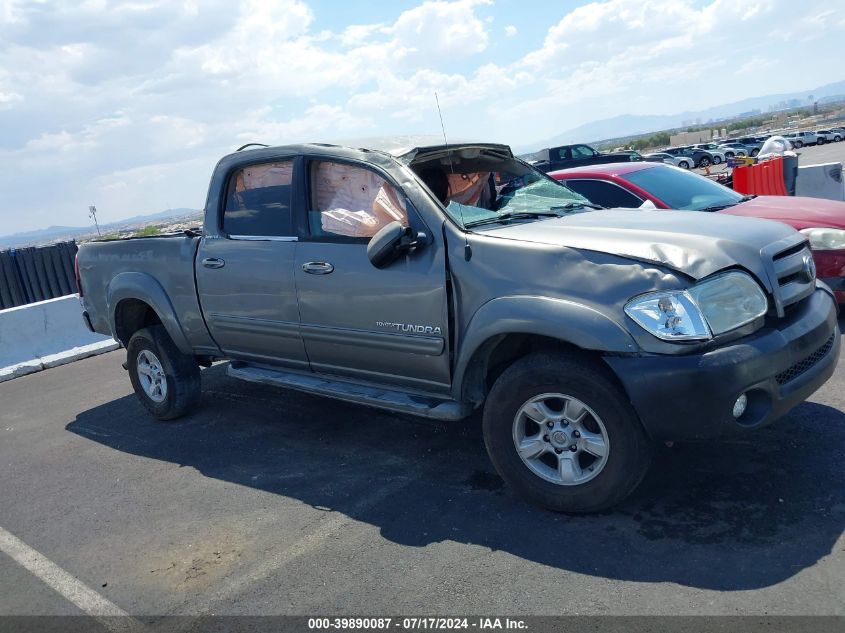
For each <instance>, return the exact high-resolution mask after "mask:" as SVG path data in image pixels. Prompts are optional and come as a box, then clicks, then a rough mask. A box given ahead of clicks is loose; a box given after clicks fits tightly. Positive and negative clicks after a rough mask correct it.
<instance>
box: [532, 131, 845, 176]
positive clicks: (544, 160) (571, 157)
mask: <svg viewBox="0 0 845 633" xmlns="http://www.w3.org/2000/svg"><path fill="white" fill-rule="evenodd" d="M772 136H773V135H772V134H767V135H764V136H745V137H742V138H737V139H730V140H723V141H713V142H710V143H696V144H693V145H679V146H677V147H668V148H666V149H663V150H660V151H659V152H650V153H646V154H640V153H639V152H636V151H631V150H617V151H613V152H600V151H598V150H597V149H595V148H593V147H591V146H590V145H586V144H584V143H578V144H574V145H560V146H558V147H551V148H546V149H542V150H540V151H538V152H534V153H533V154H528V155H524V156H522V158H524V159H525V160H527V161H528V162H530V163H531V164H533V165H534V166H535V167H537V168H538V169H540V170H541V171H544V172H547V173H548V172H550V171H555V170H557V169H567V168H569V167H579V166H585V165H600V164H606V163H614V162H628V161H631V162H636V161H641V160H645V161H650V162H658V163H667V164H669V165H675V166H676V167H681V168H682V169H693V168H705V167H710V166H711V165H719V164H722V163H725V162H727V161H728V160H730V159H732V158H738V157H746V156H750V157H756V156H757V155H758V154H759V153H760V150H761V149H762V148H763V144H764V143H765V142H766V141H767V140H768V139H769V138H771V137H772ZM783 136H784V138H786V139H787V140H788V141H790V142H791V143H792V147H793V148H794V149H800V148H802V147H804V146H807V145H823V144H824V143H838V142H839V141H842V140H843V139H845V128H839V127H838V128H831V129H829V130H816V131H805V132H792V133H788V134H783Z"/></svg>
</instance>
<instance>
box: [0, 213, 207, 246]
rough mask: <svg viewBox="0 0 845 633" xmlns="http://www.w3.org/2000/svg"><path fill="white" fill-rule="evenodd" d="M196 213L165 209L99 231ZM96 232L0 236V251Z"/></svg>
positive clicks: (75, 229)
mask: <svg viewBox="0 0 845 633" xmlns="http://www.w3.org/2000/svg"><path fill="white" fill-rule="evenodd" d="M198 213H200V211H199V210H197V209H186V208H179V209H167V210H165V211H160V212H159V213H152V214H150V215H135V216H132V217H131V218H126V219H125V220H118V221H116V222H110V223H108V224H101V225H100V231H101V232H102V233H104V234H105V233H110V232H114V231H117V230H120V229H124V228H128V227H131V226H136V225H145V224H153V223H155V222H156V221H158V220H162V221H166V220H177V219H180V218H187V217H189V216H192V215H196V214H198ZM96 232H97V229H96V228H94V225H93V224H92V225H89V226H50V227H47V228H46V229H38V230H36V231H25V232H22V233H13V234H12V235H0V249H4V248H20V247H23V246H39V245H41V244H49V243H51V242H56V241H63V240H72V239H77V238H80V237H83V236H89V235H94V234H96Z"/></svg>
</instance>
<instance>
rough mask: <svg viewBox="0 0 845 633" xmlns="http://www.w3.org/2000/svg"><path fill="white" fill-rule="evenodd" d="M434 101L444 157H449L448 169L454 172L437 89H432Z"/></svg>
mask: <svg viewBox="0 0 845 633" xmlns="http://www.w3.org/2000/svg"><path fill="white" fill-rule="evenodd" d="M434 102H435V103H436V104H437V116H439V117H440V129H441V130H442V131H443V144H444V145H445V146H446V157H447V158H448V159H449V171H451V172H452V173H453V174H454V173H455V167H454V166H453V165H452V153H451V152H450V151H449V141H447V140H446V126H445V125H443V112H441V111H440V99H439V98H438V97H437V91H436V90H435V91H434Z"/></svg>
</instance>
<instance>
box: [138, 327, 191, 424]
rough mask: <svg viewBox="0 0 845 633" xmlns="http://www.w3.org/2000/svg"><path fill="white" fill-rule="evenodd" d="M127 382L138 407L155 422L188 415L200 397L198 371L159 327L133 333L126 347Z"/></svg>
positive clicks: (189, 358)
mask: <svg viewBox="0 0 845 633" xmlns="http://www.w3.org/2000/svg"><path fill="white" fill-rule="evenodd" d="M126 352H127V367H128V369H129V379H130V380H131V381H132V387H133V388H134V389H135V395H137V396H138V399H139V400H140V401H141V404H143V405H144V407H145V408H146V409H147V411H149V412H150V413H152V414H153V415H154V416H155V417H157V418H158V419H159V420H173V419H174V418H178V417H180V416H182V415H184V414H185V413H187V412H188V410H189V409H191V408H192V407H193V406H194V405H195V404H196V403H197V401H198V400H199V397H200V370H199V366H198V365H197V363H196V360H195V359H194V357H193V356H189V355H188V354H183V353H182V352H180V351H179V349H178V348H177V347H176V344H175V343H174V342H173V340H172V339H171V338H170V335H169V334H168V333H167V330H165V329H164V326H163V325H153V326H151V327H147V328H144V329H141V330H138V331H137V332H135V334H133V335H132V338H130V339H129V344H128V345H127V346H126Z"/></svg>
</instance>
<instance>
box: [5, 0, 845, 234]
mask: <svg viewBox="0 0 845 633" xmlns="http://www.w3.org/2000/svg"><path fill="white" fill-rule="evenodd" d="M494 2H495V0H449V1H447V0H417V2H416V4H415V5H414V6H411V7H409V8H407V9H406V10H404V11H403V10H400V9H394V8H393V5H390V4H388V3H385V4H384V6H383V7H382V6H381V5H379V10H378V11H371V12H369V13H370V14H371V15H375V16H377V17H375V18H373V19H372V20H370V22H369V23H367V22H368V20H367V19H362V20H360V22H361V23H355V24H338V23H337V21H336V20H328V21H325V20H326V16H325V15H321V13H320V10H319V5H315V6H313V7H312V5H311V3H310V0H250V1H248V2H243V3H234V4H233V3H230V2H226V1H225V0H191V1H189V2H181V3H177V2H172V1H170V0H149V1H141V0H133V1H130V2H122V1H111V0H84V1H80V2H75V3H65V2H58V1H51V0H41V1H39V2H23V1H17V0H0V117H1V118H0V125H2V129H3V132H4V133H3V135H0V161H2V162H3V163H4V164H5V165H11V166H12V167H11V169H7V170H4V171H3V172H0V189H1V190H3V191H4V192H8V193H7V199H8V200H7V204H6V205H5V208H7V209H8V208H15V209H16V210H17V211H20V212H16V213H14V214H13V217H11V218H4V220H6V221H5V222H4V230H6V231H8V230H17V229H21V228H33V227H32V226H27V224H28V223H32V222H36V221H37V222H42V221H43V218H45V217H47V216H48V215H49V213H53V214H56V216H58V215H61V214H62V213H63V212H64V211H69V210H74V211H73V212H75V210H76V209H78V208H81V209H84V208H87V205H88V204H91V203H92V202H93V203H95V204H98V208H99V207H100V206H102V207H103V208H104V209H105V208H115V209H117V208H118V207H119V206H120V205H124V207H123V209H122V211H123V212H124V213H125V215H131V214H134V213H135V212H137V211H139V210H141V209H143V210H147V211H156V210H160V208H163V207H162V206H159V207H158V208H156V205H164V206H183V205H184V206H190V205H194V204H197V202H196V201H197V200H200V201H201V200H202V198H203V197H204V191H203V189H204V187H205V183H206V182H207V179H208V175H209V174H208V170H209V169H210V167H211V165H213V164H214V162H215V160H216V159H217V158H219V156H220V155H221V154H222V153H224V152H226V151H230V150H231V149H233V148H234V147H236V146H237V145H240V144H243V143H245V142H249V141H261V142H267V143H288V142H296V141H305V140H327V139H332V138H338V137H354V136H362V135H368V136H376V135H383V134H391V133H408V132H438V133H439V119H438V116H437V110H436V107H435V102H434V92H435V91H436V92H437V93H438V95H439V98H440V104H441V106H442V109H443V114H444V118H445V121H446V127H447V131H448V134H449V135H450V136H453V137H458V136H464V137H465V136H472V137H487V138H492V139H493V140H501V141H506V142H513V143H515V144H523V143H525V141H527V140H530V139H532V138H544V137H546V138H547V137H550V136H553V135H555V134H557V133H559V132H561V131H564V130H567V129H569V128H572V127H575V126H576V125H579V124H580V123H584V122H586V121H588V120H593V119H597V118H602V117H605V116H614V115H618V114H623V113H627V112H635V113H663V112H677V111H681V110H684V109H694V108H697V107H704V106H707V105H711V104H717V103H722V102H727V101H732V100H737V99H740V98H744V97H748V96H753V95H754V94H755V93H757V94H768V93H772V92H788V91H790V90H793V89H800V88H804V87H807V88H809V87H814V86H815V85H820V84H822V83H825V82H827V81H835V80H837V79H839V77H840V76H841V70H840V68H839V65H838V62H836V61H833V60H835V59H836V58H837V55H838V52H839V48H840V47H841V43H840V42H839V41H838V39H839V38H838V36H837V33H838V32H841V31H842V29H843V28H845V18H843V16H842V15H840V14H841V12H839V13H837V12H835V11H834V10H833V9H831V8H830V4H829V2H825V0H804V2H802V4H801V5H800V6H798V5H794V4H793V3H791V2H789V0H753V1H752V0H595V1H592V2H583V0H582V2H581V4H580V6H577V7H575V8H569V3H561V7H560V8H554V9H552V8H550V9H547V10H546V11H545V12H544V19H547V20H548V23H549V25H550V26H549V28H548V29H547V30H546V32H545V33H544V37H541V38H538V41H535V42H532V41H529V40H527V39H526V38H528V37H529V35H528V33H529V32H531V29H530V28H528V26H527V24H528V23H527V22H526V16H525V15H524V9H522V8H516V9H515V8H512V7H509V6H508V5H507V4H504V3H501V2H496V3H495V4H494ZM331 17H332V18H334V16H331ZM494 17H495V21H494V19H493V18H494ZM531 19H534V17H533V16H532V18H531ZM321 20H324V21H323V22H321ZM329 25H331V28H329ZM497 25H498V26H497ZM810 37H813V38H815V39H813V41H812V49H811V48H809V47H808V45H806V44H802V43H803V42H806V41H808V40H807V38H810ZM785 41H789V42H790V43H789V44H788V45H784V42H785ZM525 51H527V53H526V52H525ZM784 76H790V77H792V78H793V79H791V80H790V83H789V84H788V85H784V84H783V83H782V78H783V77H784ZM585 140H588V139H585ZM56 157H60V158H61V160H55V158H56ZM190 169H197V170H199V171H200V172H201V173H199V174H193V173H191V174H187V173H186V170H190ZM166 174H171V176H172V177H167V176H166ZM177 176H178V177H177ZM44 182H50V187H44V186H43V183H44ZM153 185H154V186H153ZM31 191H38V192H39V195H38V196H37V197H33V196H32V195H31V193H29V192H31ZM118 193H119V195H118ZM105 202H107V204H103V203H105ZM165 202H166V204H165ZM30 211H31V212H30ZM116 212H117V211H116ZM6 213H8V212H6ZM63 223H66V222H63Z"/></svg>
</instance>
